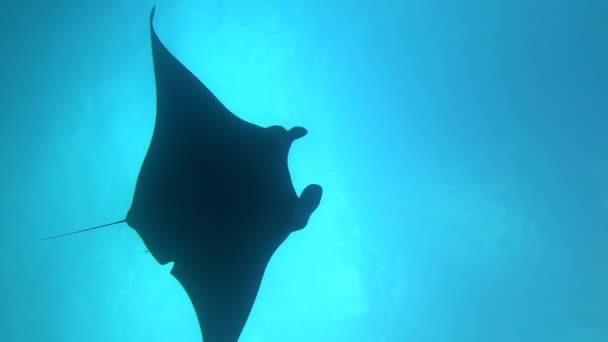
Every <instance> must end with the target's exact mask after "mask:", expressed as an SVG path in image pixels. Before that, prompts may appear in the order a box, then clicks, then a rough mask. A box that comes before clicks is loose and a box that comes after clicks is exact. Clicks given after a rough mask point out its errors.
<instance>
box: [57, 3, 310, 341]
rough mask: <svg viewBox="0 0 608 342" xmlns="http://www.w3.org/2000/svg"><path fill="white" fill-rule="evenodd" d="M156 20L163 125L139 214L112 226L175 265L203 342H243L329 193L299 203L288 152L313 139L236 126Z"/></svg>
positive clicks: (149, 159) (142, 184) (151, 153)
mask: <svg viewBox="0 0 608 342" xmlns="http://www.w3.org/2000/svg"><path fill="white" fill-rule="evenodd" d="M153 19H154V8H153V9H152V13H151V15H150V30H151V35H152V52H153V59H154V71H155V75H156V96H157V108H156V124H155V127H154V133H153V136H152V141H151V143H150V147H149V149H148V153H147V155H146V157H145V160H144V162H143V165H142V167H141V170H140V173H139V178H138V180H137V186H136V188H135V194H134V197H133V203H132V206H131V209H130V210H129V212H128V215H127V217H126V219H125V220H122V221H118V222H114V223H113V224H116V223H121V222H126V223H127V224H128V225H129V226H131V227H132V228H133V229H135V231H137V233H138V234H139V235H140V236H141V238H142V240H143V241H144V243H145V244H146V246H147V247H148V250H149V252H150V253H151V254H152V255H153V256H154V258H155V259H156V260H157V261H158V262H159V263H160V264H166V263H168V262H170V261H174V262H175V263H174V267H173V270H172V271H171V273H172V274H173V275H174V276H175V278H177V280H179V282H180V283H181V284H182V286H183V287H184V289H185V290H186V292H187V293H188V295H189V297H190V299H191V301H192V304H193V306H194V309H195V311H196V314H197V316H198V320H199V323H200V325H201V330H202V335H203V338H204V340H205V342H236V341H237V340H238V337H239V336H240V334H241V331H242V329H243V327H244V325H245V322H246V321H247V318H248V316H249V313H250V311H251V308H252V306H253V303H254V301H255V297H256V295H257V293H258V289H259V287H260V283H261V281H262V276H263V274H264V271H265V269H266V265H267V264H268V261H269V260H270V258H271V256H272V255H273V253H274V252H275V251H276V249H277V248H278V247H279V246H280V245H281V243H282V242H283V241H284V240H285V239H286V238H287V236H288V235H289V234H290V233H291V232H293V231H296V230H299V229H302V228H304V227H305V226H306V224H307V222H308V219H309V217H310V215H311V214H312V212H313V211H314V210H315V209H316V208H317V207H318V205H319V203H320V201H321V195H322V188H321V187H320V186H319V185H309V186H308V187H306V188H305V189H304V191H303V192H302V195H301V196H300V197H298V196H297V194H296V192H295V190H294V188H293V185H292V182H291V177H290V175H289V169H288V165H287V155H288V153H289V148H290V146H291V144H292V142H293V141H294V140H295V139H298V138H301V137H303V136H304V135H306V133H307V132H306V130H305V129H304V128H302V127H295V128H292V129H290V130H286V129H285V128H283V127H280V126H272V127H268V128H262V127H259V126H256V125H254V124H251V123H249V122H246V121H243V120H241V119H240V118H238V117H237V116H235V115H234V114H233V113H231V112H230V111H229V110H228V109H227V108H226V107H224V105H222V103H220V101H219V100H218V99H217V98H216V97H215V96H214V95H213V94H212V93H211V92H210V91H209V89H207V88H206V87H205V85H203V83H202V82H200V81H199V80H198V79H197V78H196V77H195V76H194V75H193V74H192V73H191V72H190V71H188V70H187V69H186V67H184V66H183V65H182V64H181V63H180V62H179V61H178V60H177V59H176V58H175V57H174V56H173V55H172V54H171V53H170V52H169V51H168V50H167V49H166V47H165V46H164V45H163V44H162V42H161V41H160V40H159V38H158V36H157V35H156V32H155V31H154V27H153ZM110 225H111V224H110ZM103 226H107V225H103ZM99 227H102V226H99ZM96 228H98V227H93V228H89V229H86V230H90V229H96ZM70 234H72V233H70ZM64 235H68V234H64Z"/></svg>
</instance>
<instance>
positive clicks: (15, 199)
mask: <svg viewBox="0 0 608 342" xmlns="http://www.w3.org/2000/svg"><path fill="white" fill-rule="evenodd" d="M153 4H156V5H157V6H158V7H157V17H156V27H157V30H158V33H159V35H160V37H161V39H163V40H164V41H165V42H166V44H167V46H168V47H169V48H170V49H171V50H172V51H173V52H174V53H175V54H176V55H177V56H178V58H180V59H181V60H182V61H183V62H184V64H186V65H187V66H188V67H189V68H190V69H191V70H192V71H193V72H194V73H195V74H196V75H198V76H199V77H200V78H202V79H203V80H204V81H205V82H206V83H207V85H208V86H209V87H210V88H211V89H212V90H213V91H214V92H215V93H216V94H217V95H218V97H219V98H220V99H221V100H222V101H224V102H225V103H226V104H227V106H228V107H229V108H230V109H232V110H233V111H234V112H236V113H237V114H238V115H240V116H241V117H243V118H244V119H246V120H249V121H252V122H255V123H257V124H259V125H263V126H266V125H273V124H280V125H283V126H286V127H292V126H295V125H301V126H304V127H306V128H307V129H308V130H309V135H308V136H307V137H305V138H304V139H302V140H301V141H298V142H297V143H296V144H295V145H294V147H293V148H292V152H291V155H290V169H291V172H292V175H293V179H294V183H295V186H296V188H297V190H298V191H301V190H302V189H303V188H304V187H305V186H306V185H308V184H309V183H319V184H322V185H323V186H324V188H325V193H324V198H323V201H322V203H321V206H320V208H319V209H318V210H317V212H315V214H313V216H312V219H311V220H310V222H309V225H308V227H307V228H306V229H304V230H302V231H299V232H296V233H294V234H292V235H291V236H290V237H289V239H288V240H287V242H286V243H285V244H284V245H283V246H282V247H281V248H280V249H279V251H278V252H277V253H276V254H275V256H274V258H273V259H272V261H271V263H270V265H269V268H268V270H267V272H266V275H265V278H264V281H263V284H262V288H261V291H260V293H259V296H258V300H257V302H256V304H255V307H254V308H253V311H252V313H251V316H250V320H249V321H248V323H247V325H246V327H245V330H244V332H243V335H242V338H241V341H243V342H254V341H270V342H272V341H293V342H300V341H306V342H308V341H310V342H312V341H315V342H316V341H320V342H323V341H335V342H342V341H345V342H346V341H348V342H357V341H370V342H375V341H378V342H382V341H387V342H400V341H404V342H405V341H412V342H486V341H492V342H503V341H504V342H515V341H518V342H605V341H608V266H607V262H608V248H607V245H608V155H607V152H608V134H607V133H606V132H608V95H607V94H608V62H607V61H608V45H607V44H606V42H607V41H608V20H606V18H608V2H605V1H600V0H597V1H590V0H564V1H524V0H490V1H473V0H468V1H461V2H454V1H447V0H443V1H439V0H427V1H421V0H414V1H397V0H392V1H389V0H359V1H354V0H349V1H347V0H332V1H320V0H308V1H294V0H291V1H289V0H287V1H276V0H275V1H267V0H258V1H242V0H240V1H236V0H232V1H213V0H204V1H192V0H190V1H168V0H159V1H157V2H156V3H152V2H149V1H128V2H127V1H112V0H108V1H104V2H98V1H76V0H63V1H42V0H22V1H19V2H16V1H15V2H12V3H10V4H9V3H2V6H1V10H0V49H1V50H0V56H1V57H0V85H1V88H0V160H1V164H0V189H1V192H0V227H1V228H0V229H1V230H0V232H1V233H2V239H1V240H0V270H1V272H2V273H1V274H2V275H1V276H0V281H1V282H0V341H8V342H13V341H14V342H30V341H48V342H55V341H59V342H81V341H91V342H98V341H103V342H105V341H133V342H144V341H145V342H151V341H159V342H160V341H163V342H165V341H174V342H194V341H200V339H201V337H200V332H199V328H198V325H197V321H196V318H195V313H194V310H193V309H192V307H191V305H190V302H189V300H188V298H187V296H186V293H185V292H184V291H183V289H182V288H181V287H180V285H179V283H178V282H177V281H176V280H175V279H174V278H173V277H172V276H171V275H170V274H169V271H170V268H171V265H165V266H159V265H158V264H157V263H156V261H155V260H154V259H153V257H152V256H151V255H150V254H149V253H146V252H145V250H146V247H145V245H144V244H143V242H142V241H141V239H140V238H139V237H138V236H137V234H136V233H135V232H134V231H133V230H131V229H130V228H128V227H127V226H126V225H122V226H116V227H112V228H107V229H105V230H100V231H96V232H91V233H87V234H83V235H78V236H73V237H70V238H65V239H61V240H52V241H46V242H40V241H38V239H39V238H41V237H44V236H48V235H53V234H59V233H63V232H66V231H71V230H74V229H78V228H82V227H86V226H91V225H96V224H101V223H105V222H108V221H113V220H117V219H120V218H122V217H124V215H125V214H126V210H127V209H128V208H129V205H130V201H131V196H132V193H133V189H134V186H135V180H136V177H137V173H138V170H139V167H140V165H141V162H142V160H143V157H144V154H145V152H146V149H147V146H148V143H149V140H150V137H151V133H152V128H153V123H154V106H155V102H154V101H155V98H154V83H153V81H154V79H153V70H152V64H151V54H150V42H149V31H148V15H149V11H150V9H151V7H152V5H153Z"/></svg>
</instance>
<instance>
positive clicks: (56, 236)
mask: <svg viewBox="0 0 608 342" xmlns="http://www.w3.org/2000/svg"><path fill="white" fill-rule="evenodd" d="M124 222H127V219H122V220H120V221H116V222H112V223H106V224H102V225H100V226H95V227H91V228H86V229H81V230H77V231H75V232H71V233H65V234H61V235H55V236H49V237H46V238H44V239H40V240H41V241H43V240H50V239H56V238H60V237H64V236H68V235H73V234H78V233H84V232H88V231H90V230H94V229H99V228H104V227H108V226H113V225H115V224H119V223H124Z"/></svg>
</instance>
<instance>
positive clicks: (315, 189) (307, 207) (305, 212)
mask: <svg viewBox="0 0 608 342" xmlns="http://www.w3.org/2000/svg"><path fill="white" fill-rule="evenodd" d="M322 195H323V188H322V187H321V186H320V185H318V184H311V185H309V186H307V187H306V188H305V189H304V191H302V195H300V198H299V200H298V204H297V206H296V209H295V212H294V216H293V220H294V221H293V230H294V231H296V230H300V229H302V228H304V227H306V225H307V224H308V220H309V219H310V215H312V213H313V212H314V211H315V210H316V209H317V208H318V207H319V203H321V196H322Z"/></svg>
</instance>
